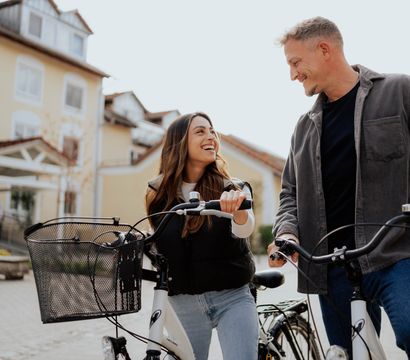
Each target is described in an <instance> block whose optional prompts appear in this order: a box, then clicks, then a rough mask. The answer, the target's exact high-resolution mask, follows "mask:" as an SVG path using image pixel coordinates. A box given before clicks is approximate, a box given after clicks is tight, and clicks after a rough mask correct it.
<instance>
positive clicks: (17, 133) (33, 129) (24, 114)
mask: <svg viewBox="0 0 410 360" xmlns="http://www.w3.org/2000/svg"><path fill="white" fill-rule="evenodd" d="M12 124H13V125H12V129H11V138H12V139H26V138H30V137H35V136H39V135H40V129H41V120H40V118H39V117H38V116H37V115H36V114H33V113H32V112H30V111H26V110H17V111H15V112H14V113H13V115H12Z"/></svg>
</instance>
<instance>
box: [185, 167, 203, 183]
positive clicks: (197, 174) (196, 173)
mask: <svg viewBox="0 0 410 360" xmlns="http://www.w3.org/2000/svg"><path fill="white" fill-rule="evenodd" d="M204 172H205V168H204V167H202V166H193V165H191V166H189V165H187V167H186V168H185V175H184V181H185V182H187V183H197V182H198V181H199V179H200V178H201V177H202V175H203V174H204Z"/></svg>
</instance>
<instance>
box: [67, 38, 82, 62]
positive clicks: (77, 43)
mask: <svg viewBox="0 0 410 360" xmlns="http://www.w3.org/2000/svg"><path fill="white" fill-rule="evenodd" d="M70 52H71V53H72V54H74V55H76V56H79V57H83V55H84V38H83V37H82V36H80V35H78V34H71V39H70Z"/></svg>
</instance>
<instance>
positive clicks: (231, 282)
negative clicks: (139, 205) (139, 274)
mask: <svg viewBox="0 0 410 360" xmlns="http://www.w3.org/2000/svg"><path fill="white" fill-rule="evenodd" d="M243 185H244V183H243V182H242V186H243ZM150 187H151V188H152V189H153V190H156V189H155V188H154V187H153V186H152V185H151V184H150ZM231 188H233V184H232V183H230V184H229V185H227V186H226V187H225V189H224V190H230V189H231ZM180 202H183V201H182V199H181V201H180ZM176 204H177V203H175V204H174V205H176ZM159 207H160V206H159ZM162 210H163V208H158V209H154V211H155V212H157V211H162ZM211 219H212V225H211V227H208V224H207V221H205V222H204V225H203V226H202V227H201V228H200V229H199V230H198V231H197V232H195V233H192V234H188V235H187V236H186V237H184V238H183V237H182V230H183V228H184V222H185V218H184V217H183V216H174V217H173V218H172V219H171V221H170V223H169V224H168V225H167V227H166V228H165V229H164V231H163V233H162V235H161V237H160V239H159V240H158V242H157V243H156V247H157V251H158V252H159V253H161V254H163V255H164V256H165V257H166V258H167V259H168V264H169V276H170V277H171V281H170V283H169V295H177V294H201V293H204V292H206V291H213V290H216V291H218V290H224V289H232V288H238V287H241V286H242V285H245V284H247V283H249V282H250V280H251V279H252V276H253V274H254V272H255V265H254V262H253V257H252V254H251V252H250V248H249V242H248V239H241V238H237V237H236V236H234V235H233V234H232V231H231V220H229V219H224V218H218V217H215V216H213V217H211Z"/></svg>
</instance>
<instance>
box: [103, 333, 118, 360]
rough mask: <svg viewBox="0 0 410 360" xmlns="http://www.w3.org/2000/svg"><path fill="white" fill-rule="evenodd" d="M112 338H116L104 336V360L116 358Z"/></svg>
mask: <svg viewBox="0 0 410 360" xmlns="http://www.w3.org/2000/svg"><path fill="white" fill-rule="evenodd" d="M112 340H114V339H113V338H112V337H109V336H104V337H103V338H102V339H101V342H102V351H103V355H104V360H115V350H114V344H113V341H112Z"/></svg>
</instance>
